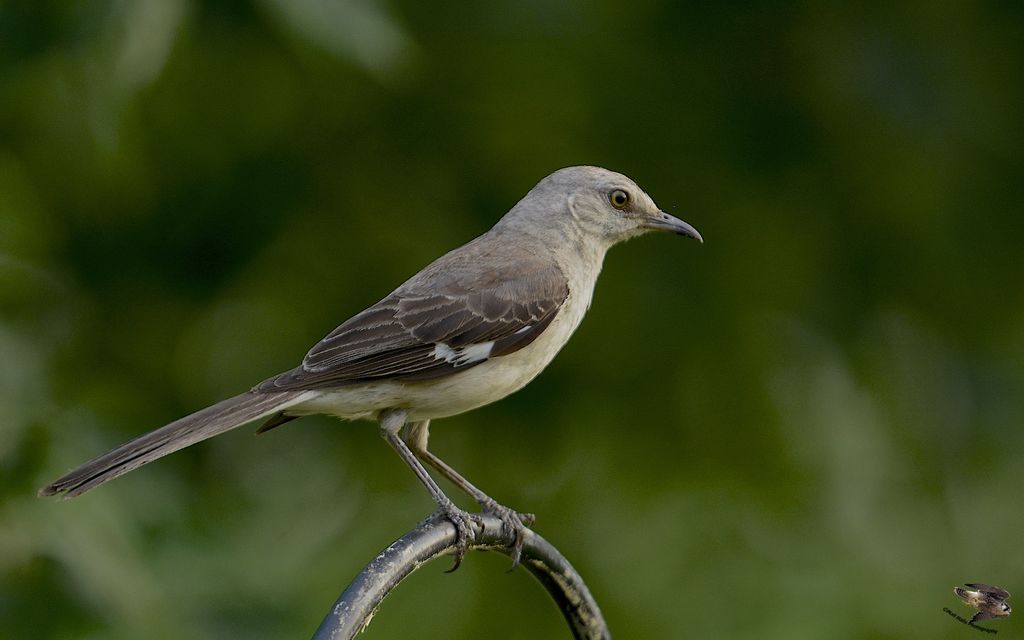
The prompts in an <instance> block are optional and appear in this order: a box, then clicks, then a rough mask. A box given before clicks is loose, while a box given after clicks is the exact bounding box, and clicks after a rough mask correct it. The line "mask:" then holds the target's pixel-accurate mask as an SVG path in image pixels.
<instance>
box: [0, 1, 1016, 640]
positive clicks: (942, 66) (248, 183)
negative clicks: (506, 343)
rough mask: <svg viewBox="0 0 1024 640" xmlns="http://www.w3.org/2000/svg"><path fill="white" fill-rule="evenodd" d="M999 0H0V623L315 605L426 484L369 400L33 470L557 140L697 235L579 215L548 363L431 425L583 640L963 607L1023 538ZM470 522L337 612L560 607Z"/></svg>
mask: <svg viewBox="0 0 1024 640" xmlns="http://www.w3.org/2000/svg"><path fill="white" fill-rule="evenodd" d="M1021 7H1022V5H1020V4H1019V3H1013V2H1002V3H996V2H993V3H983V2H952V3H934V2H910V3H890V4H888V5H886V4H882V5H869V6H861V5H860V4H858V3H851V4H846V3H771V2H759V3H678V2H666V1H657V0H639V1H636V2H628V3H627V2H611V1H603V2H597V3H564V4H563V3H547V2H490V3H474V2H447V3H435V2H413V1H409V0H394V1H393V2H387V3H385V2H381V1H378V0H358V1H356V0H353V1H334V0H296V1H289V0H256V1H253V2H245V1H242V0H223V1H212V2H192V1H189V0H140V1H136V2H124V1H112V0H100V1H97V2H89V3H86V2H49V3H47V2H39V3H37V2H6V3H3V4H2V5H0V409H2V414H3V423H2V425H0V480H2V482H0V636H2V637H5V638H27V637H32V638H96V639H99V638H112V639H116V638H139V637H146V638H157V639H159V638H199V639H202V638H234V637H260V638H295V637H305V636H308V635H309V634H310V633H312V631H313V629H315V627H316V625H317V624H318V623H319V621H320V619H321V617H322V616H323V614H324V613H325V612H326V610H327V608H328V607H329V606H330V604H331V602H332V601H333V600H334V598H335V597H336V595H337V594H338V592H339V591H340V590H341V588H342V587H343V586H344V584H345V583H346V582H347V581H348V580H349V579H350V578H351V577H352V576H353V575H354V574H355V573H356V572H357V571H358V570H359V569H360V568H361V567H362V566H363V564H364V563H365V562H367V561H368V560H369V559H370V558H372V557H373V555H374V554H375V553H376V552H377V551H378V550H379V549H380V548H382V547H383V546H384V545H386V544H387V543H388V542H390V541H391V540H392V539H394V538H395V537H397V536H398V535H400V534H402V533H403V532H405V531H406V530H408V529H409V528H411V526H412V525H413V524H414V523H415V522H416V521H418V520H419V519H420V518H421V517H423V516H425V515H426V514H427V513H428V512H429V511H430V508H431V505H430V503H429V501H428V498H427V496H426V494H425V492H424V491H423V490H422V489H421V488H420V487H419V486H417V484H416V482H415V481H414V479H413V477H412V475H411V474H410V473H409V472H408V471H407V470H405V469H404V468H403V467H402V464H401V462H400V461H399V460H398V459H397V457H396V456H394V455H393V454H392V453H391V452H390V451H389V450H388V448H387V447H386V446H384V445H383V443H381V442H380V440H379V438H378V437H377V436H376V433H375V429H374V427H373V426H372V425H370V424H367V423H360V424H352V425H338V424H337V423H334V422H332V421H330V420H327V419H320V418H309V419H304V420H302V421H301V423H295V424H294V426H292V425H289V426H288V427H287V428H283V429H280V430H277V431H274V432H273V433H271V434H268V435H266V436H264V437H261V438H253V437H252V435H251V429H240V430H238V431H236V432H234V433H231V434H227V435H224V436H221V437H219V438H216V439H214V440H212V441H210V442H207V443H204V444H202V445H199V446H196V447H193V448H191V449H188V450H186V451H183V452H181V453H178V454H175V455H174V456H171V457H169V458H167V459H165V460H162V461H160V462H159V463H157V464H154V465H151V466H149V467H146V468H145V469H144V470H141V471H139V472H137V473H133V474H131V475H130V476H128V477H126V478H124V479H121V480H119V481H117V482H114V483H112V484H110V485H107V486H104V487H103V488H102V489H100V490H98V491H95V492H93V493H90V494H89V495H87V496H85V497H83V498H80V499H77V500H74V501H71V502H65V503H60V502H56V501H44V500H39V499H37V498H36V497H35V489H36V488H37V487H39V486H41V485H42V484H44V483H45V482H46V481H48V480H51V479H53V478H54V477H55V476H56V475H58V474H60V473H61V472H63V471H64V470H66V469H68V468H70V467H71V466H73V465H75V464H77V463H79V462H82V461H84V460H85V459H87V458H89V457H91V456H93V455H95V454H97V453H100V452H102V451H104V450H105V449H106V448H108V447H110V446H113V445H115V444H118V443H120V442H121V441H124V440H126V439H128V438H129V437H131V436H134V435H136V434H139V433H141V432H143V431H145V430H148V429H151V428H154V427H156V426H159V425H161V424H163V423H165V422H167V421H169V420H171V419H173V418H175V417H178V416H179V415H182V414H185V413H188V412H190V411H193V410H195V409H198V408H200V407H202V406H205V405H206V404H208V403H211V402H213V401H215V400H217V399H220V398H221V397H224V396H227V395H230V394H233V393H236V392H238V391H239V390H243V389H246V388H248V387H249V386H251V385H252V384H254V383H256V382H258V381H260V380H262V379H263V378H264V377H266V376H269V375H272V374H274V373H276V372H278V371H280V370H284V369H287V368H290V367H292V366H294V365H295V364H296V362H297V360H298V358H299V357H300V356H301V354H302V353H304V350H305V349H306V348H308V347H309V345H311V344H312V343H313V342H315V341H316V340H317V339H319V338H320V337H321V336H322V335H324V334H325V333H327V332H328V331H330V330H331V329H332V328H333V327H334V326H335V325H336V324H337V323H338V322H340V321H341V320H343V319H345V318H346V317H348V316H349V315H350V314H352V313H354V312H356V311H358V310H360V309H362V308H363V307H364V306H365V305H367V304H369V303H372V302H374V301H375V300H377V299H379V298H380V297H382V296H383V295H384V294H386V293H387V292H388V291H390V290H391V288H392V287H393V286H395V285H396V284H398V283H399V282H400V281H402V280H403V279H404V278H405V277H407V276H408V275H410V274H412V273H413V272H415V271H416V270H417V269H418V268H419V267H421V266H422V265H424V264H425V263H426V262H428V261H429V260H431V259H433V258H434V257H436V256H438V255H440V254H441V253H443V252H444V251H446V250H448V249H450V248H452V247H454V246H457V245H458V244H460V243H462V242H465V241H467V240H469V239H470V238H472V237H473V236H475V235H476V234H478V233H480V232H482V231H484V230H485V229H487V228H488V227H489V226H490V225H491V224H492V223H493V222H494V221H495V220H496V219H497V218H498V217H499V216H500V215H501V214H502V213H504V211H506V210H507V209H508V208H509V207H510V206H511V205H512V204H513V203H514V202H515V201H516V200H517V199H518V198H519V197H520V196H522V195H523V194H524V193H525V192H526V191H527V190H528V189H529V188H530V187H531V186H532V185H533V184H534V183H535V182H536V180H538V179H539V178H541V177H542V176H544V175H545V174H547V173H549V172H550V171H552V170H554V169H557V168H559V167H561V166H566V165H570V164H580V163H588V164H600V165H604V166H608V167H610V168H613V169H616V170H620V171H623V172H625V173H627V174H628V175H630V176H632V177H633V178H635V179H636V180H637V181H638V182H639V183H640V184H641V185H643V186H644V187H645V188H646V189H647V190H648V191H649V192H650V193H651V194H652V196H653V197H654V198H655V199H656V200H657V201H658V202H659V203H660V205H661V206H662V207H663V208H665V209H666V210H669V211H672V212H674V213H676V214H678V215H680V216H681V217H683V218H684V219H686V220H688V221H689V222H691V223H693V224H694V225H695V226H697V227H698V228H699V229H700V230H701V232H702V233H703V234H704V236H705V238H706V239H707V243H706V244H705V245H704V246H698V245H696V244H694V243H688V242H684V241H680V240H676V239H673V238H668V237H655V238H645V239H643V240H639V241H636V242H633V243H630V244H629V245H627V246H626V247H622V248H619V249H616V250H615V251H613V252H612V254H611V255H610V256H609V259H608V261H607V264H606V268H605V273H604V275H603V277H602V280H601V282H600V284H599V285H598V290H597V295H596V298H595V304H594V306H593V309H592V312H591V314H590V316H589V317H588V318H587V321H586V322H584V324H583V326H582V328H581V329H580V331H579V332H578V334H577V336H576V337H575V338H574V339H573V340H572V341H571V342H570V344H569V345H568V347H567V348H566V349H565V350H564V352H563V353H562V354H561V355H560V356H559V358H558V359H556V361H555V364H554V365H553V366H552V367H550V368H549V370H548V371H547V372H545V373H544V374H543V375H542V376H541V377H540V378H539V380H538V381H537V382H536V383H534V384H533V385H531V386H529V387H528V388H527V389H526V390H524V391H522V392H520V393H519V394H516V395H515V396H513V397H511V398H509V399H507V400H505V401H503V402H500V403H498V404H496V405H493V406H490V407H487V408H483V409H480V410H477V411H474V412H471V413H470V414H467V415H463V416H459V417H456V418H452V419H448V420H444V421H442V422H440V423H438V424H436V425H435V428H434V439H433V445H434V449H435V450H436V451H437V452H438V453H440V454H441V455H442V456H444V457H445V458H446V459H447V460H449V461H450V462H451V463H452V464H453V465H454V466H456V467H457V468H459V469H460V470H462V471H463V472H464V473H465V474H466V475H467V476H468V477H470V478H472V479H474V480H475V481H476V482H478V483H479V484H480V485H481V486H482V487H484V488H485V489H487V490H488V491H489V492H490V493H491V494H492V495H494V496H496V497H498V498H499V499H501V500H503V501H504V502H506V503H507V504H509V505H511V506H514V507H518V508H520V509H525V510H530V511H534V512H536V513H537V515H538V521H537V529H538V530H539V531H540V532H541V533H543V534H544V535H545V536H546V537H547V538H548V539H550V540H551V541H552V542H553V543H554V544H556V545H557V546H558V547H559V548H561V549H562V550H563V551H564V552H565V553H566V555H567V556H569V557H570V559H572V560H573V561H574V563H575V564H576V566H577V568H578V569H579V570H580V571H581V572H582V574H583V575H584V576H585V577H586V579H587V580H588V583H589V584H590V586H591V588H592V590H593V591H594V594H595V596H596V597H597V599H598V601H599V602H600V603H601V604H602V606H603V608H604V611H605V613H606V615H607V617H608V620H609V622H610V623H611V625H612V629H613V630H614V631H615V632H616V634H617V635H618V637H623V638H669V637H682V636H685V635H690V636H694V637H714V638H751V639H753V638H757V639H764V638H786V639H799V638H823V637H827V638H834V639H843V638H911V637H920V638H954V637H955V638H960V637H963V634H965V633H969V632H968V631H966V630H964V629H962V628H961V627H960V626H959V625H957V624H955V623H954V622H953V621H952V620H951V619H950V618H949V617H948V616H946V615H944V614H943V613H942V611H941V608H942V607H943V606H951V607H956V606H958V605H956V604H955V602H954V597H953V595H952V593H951V588H952V587H953V586H954V585H955V584H957V583H961V582H964V581H984V582H989V583H993V584H998V585H1001V586H1003V587H1005V588H1007V589H1009V590H1010V591H1011V592H1017V591H1021V587H1020V585H1021V582H1022V576H1024V573H1022V567H1024V546H1022V545H1021V543H1020V533H1021V530H1022V528H1024V511H1022V509H1021V508H1020V505H1021V504H1022V498H1024V496H1022V493H1024V488H1022V487H1024V482H1022V481H1021V478H1020V469H1021V456H1022V452H1024V431H1022V429H1021V425H1022V421H1024V400H1022V399H1024V366H1022V363H1024V287H1022V276H1024V259H1022V256H1021V254H1022V252H1021V238H1022V237H1024V217H1022V216H1024V211H1022V206H1021V203H1022V202H1024V180H1022V179H1021V177H1022V176H1024V154H1022V151H1024V149H1022V141H1024V135H1022V127H1024V108H1022V105H1024V95H1022V94H1024V83H1022V82H1021V69H1022V68H1024V11H1022V9H1021ZM638 310H641V311H642V313H639V312H638ZM505 562H506V561H505V560H504V559H503V558H500V557H496V556H495V557H491V556H485V555H481V554H476V555H474V556H472V557H470V558H469V559H468V561H467V562H466V563H465V564H464V565H463V568H462V569H460V570H459V571H458V572H457V573H456V574H454V575H444V574H442V571H441V570H442V569H443V568H444V567H443V566H441V564H438V565H436V566H435V565H431V566H430V567H428V568H427V569H425V570H424V571H421V572H419V573H418V574H417V575H416V576H414V577H413V578H412V579H411V580H410V581H409V582H408V583H407V584H405V585H403V586H402V587H401V588H400V589H399V590H398V591H397V592H396V593H395V595H394V596H393V598H392V599H389V600H388V601H387V602H386V603H385V605H384V607H383V608H382V610H381V611H380V613H379V615H378V616H377V618H376V619H375V622H374V625H373V626H372V627H371V629H370V632H369V633H368V635H367V637H369V638H382V639H383V638H407V637H409V636H410V634H411V632H412V630H415V633H416V636H417V637H424V638H433V637H445V638H478V637H481V636H482V635H485V634H486V635H488V636H494V637H508V638H538V637H541V638H546V637H565V632H564V629H563V624H562V622H561V620H560V618H559V615H558V613H557V612H556V611H555V610H554V608H553V607H552V606H551V605H550V603H548V602H547V599H546V596H545V595H544V594H543V592H542V591H541V590H540V589H539V588H538V587H537V586H536V585H535V584H533V583H532V579H531V578H529V577H528V576H527V575H526V574H525V573H524V572H522V571H519V572H516V573H514V574H511V575H506V574H505V573H504V568H505V566H506V564H505ZM964 613H966V611H964ZM992 626H994V627H998V628H999V629H1001V630H1006V631H1007V632H1010V633H1012V630H1013V629H1015V628H1018V627H1019V626H1020V623H1019V621H1017V620H1016V619H1015V618H1010V619H1008V620H1004V621H999V622H996V623H994V624H993V625H992Z"/></svg>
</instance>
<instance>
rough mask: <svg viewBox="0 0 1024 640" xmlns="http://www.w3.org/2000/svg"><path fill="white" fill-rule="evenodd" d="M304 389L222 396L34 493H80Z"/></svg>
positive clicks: (263, 413) (273, 409)
mask: <svg viewBox="0 0 1024 640" xmlns="http://www.w3.org/2000/svg"><path fill="white" fill-rule="evenodd" d="M307 393H308V392H306V391H285V392H281V393H259V392H249V393H243V394H241V395H237V396H235V397H233V398H228V399H227V400H222V401H220V402H218V403H217V404H215V405H212V406H209V407H207V408H205V409H202V410H201V411H197V412H195V413H193V414H191V415H187V416H185V417H184V418H180V419H178V420H175V421H174V422H172V423H170V424H168V425H166V426H163V427H160V428H159V429H157V430H156V431H151V432H149V433H147V434H145V435H142V436H139V437H138V438H135V439H134V440H132V441H131V442H126V443H124V444H123V445H121V446H120V447H118V448H116V449H114V450H113V451H108V452H107V453H104V454H103V455H101V456H99V457H98V458H94V459H92V460H90V461H89V462H86V463H85V464H83V465H82V466H80V467H78V468H77V469H74V470H73V471H70V472H68V473H67V474H65V475H63V476H62V477H60V478H58V479H56V480H54V481H53V482H52V483H50V484H48V485H47V486H45V487H43V488H42V489H40V490H39V495H41V496H52V495H57V494H64V497H66V498H73V497H75V496H77V495H81V494H83V493H85V492H86V491H88V490H89V489H92V488H93V487H98V486H99V485H101V484H103V483H104V482H106V481H108V480H113V479H114V478H116V477H118V476H120V475H123V474H125V473H128V472H129V471H132V470H134V469H138V468H139V467H141V466H142V465H144V464H146V463H149V462H152V461H154V460H156V459H157V458H162V457H163V456H165V455H167V454H168V453H174V452H175V451H177V450H178V449H184V448H185V447H187V446H189V445H190V444H195V443H196V442H200V441H201V440H206V439H207V438H212V437H213V436H215V435H218V434H221V433H224V432H225V431H228V430H230V429H234V428H235V427H239V426H241V425H243V424H245V423H247V422H252V421H253V420H259V419H260V418H265V417H267V416H269V415H273V414H275V413H278V412H280V411H282V410H283V409H286V408H287V407H290V406H292V405H293V404H297V403H299V402H301V401H302V400H303V396H304V395H305V394H307Z"/></svg>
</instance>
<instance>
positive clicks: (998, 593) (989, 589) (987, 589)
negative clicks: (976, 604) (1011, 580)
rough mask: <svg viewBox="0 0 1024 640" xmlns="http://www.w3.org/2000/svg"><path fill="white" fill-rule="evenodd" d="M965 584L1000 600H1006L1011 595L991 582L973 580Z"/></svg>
mask: <svg viewBox="0 0 1024 640" xmlns="http://www.w3.org/2000/svg"><path fill="white" fill-rule="evenodd" d="M964 586H967V587H970V588H972V589H975V590H977V591H980V592H982V593H984V594H987V595H990V596H993V597H995V598H998V599H999V600H1006V599H1007V598H1009V597H1010V592H1009V591H1007V590H1006V589H1003V588H1002V587H996V586H993V585H990V584H983V583H981V582H972V583H968V584H966V585H964Z"/></svg>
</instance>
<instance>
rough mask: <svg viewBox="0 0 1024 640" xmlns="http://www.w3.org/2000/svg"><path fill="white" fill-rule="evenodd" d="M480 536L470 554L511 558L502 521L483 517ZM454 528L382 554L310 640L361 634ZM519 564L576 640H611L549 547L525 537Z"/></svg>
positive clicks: (434, 525)
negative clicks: (482, 552)
mask: <svg viewBox="0 0 1024 640" xmlns="http://www.w3.org/2000/svg"><path fill="white" fill-rule="evenodd" d="M480 519H481V521H482V522H483V525H484V527H483V531H480V530H477V529H474V533H475V534H476V535H475V537H474V539H473V540H471V541H470V547H469V548H470V549H485V550H489V551H499V552H501V553H504V554H506V555H508V554H509V553H510V552H511V549H510V545H511V543H512V539H511V536H508V535H506V534H505V533H503V532H502V526H501V521H500V520H498V519H497V518H495V517H494V516H490V515H481V516H480ZM454 544H455V527H454V526H453V525H452V523H451V522H449V521H448V520H446V519H438V518H431V519H428V520H424V521H423V522H421V523H420V524H419V525H417V526H416V528H415V529H413V530H412V531H410V532H409V533H407V534H405V535H404V536H402V537H401V538H399V539H398V540H396V541H395V542H393V543H392V544H391V545H390V546H389V547H388V548H387V549H385V550H384V551H382V552H381V553H380V554H379V555H378V556H377V557H376V558H374V559H373V561H372V562H371V563H370V564H368V565H367V566H366V568H365V569H363V571H362V572H361V573H360V574H359V575H358V576H356V578H355V580H353V581H352V582H351V583H350V584H349V585H348V587H347V588H346V589H345V591H344V592H343V593H342V594H341V596H339V597H338V600H337V601H336V602H335V603H334V606H333V607H331V610H330V612H329V613H328V614H327V616H326V617H325V618H324V620H323V622H321V623H320V627H319V628H318V629H317V630H316V633H315V634H313V640H349V639H350V638H354V637H355V636H356V634H358V633H359V632H361V631H363V630H364V629H365V628H366V627H367V626H368V625H369V624H370V620H371V619H372V618H373V614H374V613H375V612H376V610H377V607H378V606H379V605H380V603H381V601H383V600H384V598H385V597H386V596H387V595H388V594H389V593H391V590H392V589H394V588H395V587H397V586H398V583H400V582H401V581H402V580H403V579H404V578H405V577H406V576H408V575H409V574H411V573H412V572H413V571H416V570H417V569H419V568H420V567H422V566H423V565H424V564H426V563H428V562H430V561H431V560H433V559H434V558H437V557H438V556H440V555H443V554H446V553H449V552H451V551H452V550H453V549H454ZM521 564H522V565H523V566H524V567H526V569H527V570H528V571H529V572H530V573H532V574H533V575H534V577H536V578H537V580H539V581H540V583H541V584H542V585H544V588H545V589H547V590H548V593H550V594H551V597H552V598H553V599H554V600H555V603H556V604H557V605H558V608H559V609H561V611H562V615H563V616H565V620H566V622H568V624H569V628H570V629H571V630H572V632H573V635H574V636H575V637H576V638H577V639H578V640H607V639H609V638H611V633H610V632H609V631H608V625H607V624H606V623H605V621H604V617H603V616H602V615H601V610H600V609H599V608H598V606H597V603H596V602H595V601H594V598H593V596H591V595H590V590H589V589H587V585H585V584H584V583H583V578H581V577H580V575H579V574H578V573H577V572H576V570H575V569H573V567H572V565H570V564H569V561H568V560H566V559H565V557H563V556H562V554H561V553H559V552H558V549H555V548H554V547H553V546H551V544H550V543H549V542H548V541H547V540H545V539H544V538H542V537H540V536H539V535H537V534H536V533H534V532H533V531H530V530H527V531H526V544H525V545H524V546H523V556H522V560H521Z"/></svg>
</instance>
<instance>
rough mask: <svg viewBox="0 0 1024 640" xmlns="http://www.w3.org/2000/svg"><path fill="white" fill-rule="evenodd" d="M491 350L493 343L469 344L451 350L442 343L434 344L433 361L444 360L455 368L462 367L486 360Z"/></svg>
mask: <svg viewBox="0 0 1024 640" xmlns="http://www.w3.org/2000/svg"><path fill="white" fill-rule="evenodd" d="M493 348H494V341H491V342H482V343H480V344H471V345H469V346H466V347H457V348H455V349H452V348H451V347H449V346H448V345H446V344H445V343H443V342H437V343H435V344H434V359H435V360H444V361H445V362H448V363H451V364H453V365H455V366H456V367H463V366H465V365H467V364H473V363H474V362H480V361H481V360H486V359H487V358H488V357H490V355H491V349H493Z"/></svg>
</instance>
